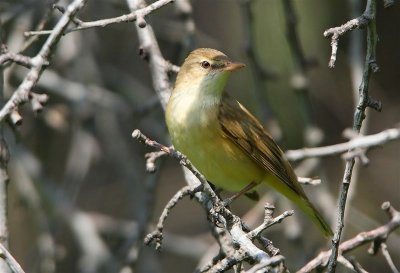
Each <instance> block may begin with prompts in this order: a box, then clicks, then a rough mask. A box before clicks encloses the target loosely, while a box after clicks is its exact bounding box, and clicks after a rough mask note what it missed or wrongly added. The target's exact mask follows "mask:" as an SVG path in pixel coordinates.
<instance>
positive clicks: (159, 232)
mask: <svg viewBox="0 0 400 273" xmlns="http://www.w3.org/2000/svg"><path fill="white" fill-rule="evenodd" d="M200 190H201V187H197V188H193V187H191V186H185V187H183V188H182V189H181V190H179V191H178V192H177V193H175V195H174V197H172V198H171V200H169V202H168V203H167V205H166V206H165V207H164V210H163V212H162V213H161V216H160V218H159V219H158V224H157V229H156V230H155V231H153V232H152V233H150V234H148V235H147V236H146V238H145V240H144V243H145V244H146V245H149V244H151V243H152V242H155V249H156V250H159V249H160V247H161V242H162V239H163V229H164V222H165V220H166V219H167V217H168V215H169V213H170V212H171V210H172V209H173V208H174V207H175V206H176V205H177V204H178V202H179V200H181V199H182V198H183V197H185V196H188V195H190V196H193V195H194V194H195V193H196V192H198V191H200Z"/></svg>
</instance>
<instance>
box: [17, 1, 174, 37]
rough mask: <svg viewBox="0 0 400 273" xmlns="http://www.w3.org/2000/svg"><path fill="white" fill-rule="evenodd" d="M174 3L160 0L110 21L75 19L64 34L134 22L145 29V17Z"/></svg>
mask: <svg viewBox="0 0 400 273" xmlns="http://www.w3.org/2000/svg"><path fill="white" fill-rule="evenodd" d="M172 2H174V0H159V1H156V2H154V3H152V4H151V5H149V6H147V7H145V8H142V9H138V10H136V11H132V12H131V13H128V14H124V15H121V16H118V17H114V18H109V19H102V20H97V21H91V22H84V21H81V20H78V19H74V20H73V22H74V24H75V25H76V27H74V28H70V29H66V30H65V31H64V33H63V34H68V33H71V32H74V31H78V30H84V29H88V28H95V27H106V26H108V25H111V24H118V23H123V22H134V21H136V22H137V24H138V25H139V26H140V27H145V26H146V21H145V19H144V18H145V16H147V15H149V14H150V13H152V12H153V11H156V10H158V9H160V8H162V7H163V6H165V5H167V4H169V3H172ZM56 8H57V9H59V10H60V11H61V12H63V13H64V14H65V11H64V10H63V9H60V7H59V6H56ZM51 33H52V30H40V31H26V32H25V33H24V35H25V36H33V35H48V34H51Z"/></svg>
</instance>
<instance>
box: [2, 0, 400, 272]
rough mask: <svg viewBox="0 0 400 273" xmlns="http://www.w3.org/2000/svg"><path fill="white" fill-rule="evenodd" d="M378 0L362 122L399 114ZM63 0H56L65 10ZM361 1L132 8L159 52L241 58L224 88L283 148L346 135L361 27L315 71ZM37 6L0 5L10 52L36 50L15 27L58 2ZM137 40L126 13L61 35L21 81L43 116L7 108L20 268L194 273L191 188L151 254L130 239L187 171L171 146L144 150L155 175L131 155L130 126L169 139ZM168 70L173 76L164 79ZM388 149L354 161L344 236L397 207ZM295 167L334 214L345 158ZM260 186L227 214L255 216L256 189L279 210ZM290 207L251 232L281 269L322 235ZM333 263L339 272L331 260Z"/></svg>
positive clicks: (110, 9) (202, 257)
mask: <svg viewBox="0 0 400 273" xmlns="http://www.w3.org/2000/svg"><path fill="white" fill-rule="evenodd" d="M50 2H51V3H50ZM149 2H150V1H149ZM377 2H378V3H377V4H378V10H377V32H378V35H379V43H378V46H377V63H378V65H379V67H380V70H379V72H378V73H376V74H374V75H373V76H372V80H371V83H370V89H369V90H370V94H371V96H372V97H373V98H375V99H378V100H380V101H381V102H382V104H383V111H382V112H381V113H378V112H375V111H374V110H368V113H367V118H366V120H365V122H364V129H363V130H364V132H363V133H364V134H373V133H378V132H380V131H382V130H385V129H387V128H391V127H396V126H399V121H400V118H399V117H400V92H399V84H398V79H399V77H400V51H399V50H398V48H400V28H399V27H398V26H399V24H400V16H399V12H400V6H399V4H398V3H397V5H395V6H393V7H391V8H389V9H384V8H383V4H382V3H381V1H377ZM67 3H68V2H67ZM67 3H66V2H64V1H59V2H58V4H60V5H62V6H64V7H65V6H66V5H67ZM188 3H189V4H190V5H189V6H187V5H186V4H188ZM288 3H289V4H288ZM365 3H366V1H359V0H349V1H344V0H340V1H318V0H297V1H290V0H289V1H284V0H268V1H266V0H252V1H231V0H218V1H214V0H201V1H200V0H197V1H196V0H195V1H190V2H186V1H179V0H177V1H175V3H174V4H170V5H167V6H165V7H163V8H162V9H160V10H159V11H156V12H154V13H152V14H150V15H149V16H148V18H147V19H146V20H147V22H148V23H149V24H151V26H152V27H153V29H154V31H155V34H156V37H157V39H158V43H159V46H160V49H161V51H162V53H163V55H164V57H165V58H166V59H167V60H169V61H170V62H171V63H173V64H176V65H180V64H181V63H182V61H183V60H184V57H185V56H186V55H187V54H188V52H190V51H191V50H192V49H194V48H198V47H211V48H216V49H219V50H221V51H223V52H224V53H226V54H227V55H228V56H229V57H230V58H231V59H233V60H237V61H240V62H244V63H246V64H247V65H248V66H247V68H246V69H244V70H242V71H240V72H237V73H235V74H234V75H233V76H232V77H231V80H230V81H229V84H228V88H227V90H228V92H229V93H230V94H231V95H232V96H234V97H236V98H237V99H238V100H239V101H240V102H242V103H243V104H244V105H245V106H246V107H247V108H249V109H251V111H252V112H253V113H255V114H256V115H257V117H258V118H260V119H261V120H262V121H263V123H264V124H265V126H266V128H267V129H268V130H269V131H270V132H271V134H272V135H273V136H274V137H275V138H276V139H277V141H278V142H279V143H280V145H281V146H282V147H283V148H284V150H287V149H298V148H301V147H305V146H321V145H328V144H335V143H340V142H344V141H346V140H347V139H345V138H344V137H343V136H342V132H343V130H344V129H346V128H348V127H351V126H352V122H353V111H354V104H355V103H356V102H355V100H354V97H355V96H354V94H355V92H357V88H358V86H359V84H360V82H361V76H362V69H363V62H364V58H365V45H366V37H365V35H366V34H365V30H355V31H353V32H351V33H348V34H346V35H344V36H343V37H342V38H341V39H340V41H339V51H338V58H337V62H336V67H335V68H334V69H329V68H328V61H329V58H330V51H331V47H330V40H329V39H326V38H324V37H323V32H324V31H325V30H326V29H328V28H330V27H334V26H339V25H341V24H343V23H344V22H346V21H347V20H349V19H351V18H354V17H356V16H358V15H360V14H361V13H362V12H363V10H364V8H365ZM51 4H52V1H44V0H43V1H41V0H1V1H0V19H1V21H2V28H3V38H4V39H3V41H4V42H5V44H6V45H7V46H8V47H9V49H10V50H12V51H14V52H18V51H21V50H22V52H23V53H24V54H26V55H28V56H34V55H35V54H37V52H38V51H39V50H40V48H41V46H42V45H43V42H44V41H45V38H46V37H45V36H40V37H37V39H35V40H34V41H33V42H32V43H30V44H29V46H28V47H27V48H25V45H26V43H27V41H29V39H31V38H26V37H24V32H25V31H30V30H35V29H37V28H38V26H39V25H40V23H41V22H42V21H43V19H44V18H45V19H46V23H45V25H44V29H51V28H53V27H54V25H55V24H56V22H57V20H58V18H60V12H58V11H57V10H52V9H51ZM290 8H293V10H291V9H290ZM190 11H192V12H191V13H190ZM128 12H129V9H128V7H127V5H126V3H125V1H117V0H113V1H106V0H101V1H88V4H87V5H86V7H85V8H84V9H83V10H82V11H81V12H80V13H79V15H78V18H79V19H81V20H84V21H93V20H98V19H103V18H110V17H115V16H119V15H122V14H126V13H128ZM291 12H294V14H292V13H291ZM294 15H295V16H294ZM296 18H297V21H296V20H295V19H296ZM292 23H296V24H294V25H292ZM292 27H294V28H292ZM291 29H292V30H293V29H295V30H296V33H297V43H298V45H300V46H301V50H300V51H302V53H301V54H299V51H298V50H297V51H296V41H293V40H291V39H292V38H293V37H295V36H293V33H292V35H290V36H288V32H289V30H291ZM139 47H140V43H139V41H138V38H137V32H136V27H135V23H122V24H114V25H110V26H108V27H105V28H95V29H88V30H85V31H79V32H73V33H70V34H67V35H65V36H64V37H63V38H62V39H61V41H60V42H59V44H58V47H57V49H56V51H55V54H54V56H53V59H52V61H51V65H50V66H49V67H48V68H47V69H46V70H45V72H44V73H43V75H42V77H41V79H40V81H39V82H38V84H37V86H36V87H35V89H34V91H35V92H38V93H46V94H48V95H49V97H50V99H49V102H48V104H47V105H46V107H45V108H44V110H43V112H42V113H40V114H34V113H33V112H32V110H31V108H30V106H29V105H28V104H27V105H25V106H23V107H21V108H20V109H21V111H20V113H21V115H22V116H23V123H22V125H21V126H19V127H15V126H9V125H7V126H6V129H5V134H6V141H7V144H8V146H9V149H10V164H9V175H10V179H11V180H10V184H9V201H8V203H9V208H8V211H9V233H10V234H9V236H10V249H11V253H12V254H13V255H14V256H15V257H16V259H17V260H18V261H19V262H20V263H21V265H22V267H23V268H24V269H25V270H26V272H30V273H31V272H124V273H125V272H131V271H128V269H127V268H125V269H124V270H125V271H123V270H122V271H121V269H122V268H124V265H127V264H129V265H131V266H132V268H133V272H143V273H145V272H160V273H169V272H193V271H194V269H195V268H196V267H197V266H198V265H199V264H201V263H204V261H208V260H210V258H211V257H212V256H213V254H216V253H217V251H218V248H217V247H216V245H214V244H215V240H214V239H213V237H212V235H211V233H210V229H209V222H208V221H207V219H206V217H205V213H204V211H203V210H202V208H201V206H199V204H198V203H197V202H196V201H194V200H186V199H185V200H183V201H181V202H180V203H179V204H178V206H177V207H176V208H175V209H174V210H172V213H171V215H170V216H169V218H168V219H167V223H166V226H165V241H164V245H163V247H162V251H161V252H157V251H155V250H154V248H152V247H147V246H144V245H143V243H142V242H143V236H144V235H145V234H146V233H147V232H148V231H151V230H152V228H153V227H154V225H155V224H156V222H157V220H158V217H159V215H160V213H161V211H162V209H163V207H164V205H165V204H166V203H167V202H168V200H169V199H170V198H171V197H172V196H173V194H174V193H175V192H176V191H178V190H179V189H180V188H181V187H182V186H184V185H185V180H184V178H183V175H182V169H181V168H180V166H179V164H178V162H177V161H176V160H173V159H169V158H165V159H162V160H160V161H159V162H158V171H157V172H156V173H154V174H149V173H146V169H145V158H144V154H145V153H147V152H150V151H151V150H150V149H148V148H147V147H145V146H144V145H142V144H140V143H138V142H137V141H135V140H133V139H132V138H131V133H132V131H133V130H134V129H137V128H138V129H140V130H141V131H142V132H143V133H145V134H146V135H147V136H149V137H150V138H152V139H155V140H157V141H159V142H161V143H165V144H168V143H169V140H168V134H167V130H166V126H165V122H164V116H163V110H162V108H161V106H160V105H159V103H158V99H157V97H156V95H155V92H154V89H153V86H152V79H151V74H150V71H149V68H148V65H147V63H146V62H145V61H144V60H142V59H141V57H140V56H139V54H138V49H139ZM26 72H27V69H25V68H23V67H20V66H17V65H11V66H9V67H7V68H6V69H5V71H4V90H5V94H6V97H9V96H10V95H11V94H12V92H13V91H14V90H15V89H16V87H17V86H18V85H19V84H20V82H21V80H22V79H23V78H24V76H25V75H26ZM174 76H175V75H174V74H173V73H171V81H173V80H174ZM399 154H400V143H399V142H392V143H388V144H385V145H384V146H383V147H382V148H378V149H373V150H371V151H369V152H368V157H369V159H370V163H369V165H368V166H365V167H364V166H357V167H356V168H357V170H356V171H355V174H354V176H353V178H354V180H353V183H352V185H351V188H350V197H349V199H350V200H349V203H348V206H347V222H346V228H345V233H344V236H343V239H348V238H351V237H353V236H354V235H356V234H357V233H359V232H361V231H364V230H370V229H373V228H375V227H377V226H379V225H381V224H383V223H385V222H386V221H387V220H388V219H387V217H386V215H385V214H384V213H383V212H382V211H381V209H380V205H381V204H382V203H383V202H384V201H390V202H391V204H392V205H393V206H394V207H395V208H397V209H400V160H399ZM294 166H296V167H297V171H298V174H299V175H305V176H309V177H314V176H318V177H320V178H321V179H322V183H321V185H318V186H304V188H305V190H306V191H307V193H308V195H309V197H310V199H312V200H313V202H314V203H315V204H316V206H317V207H319V208H320V209H321V210H322V211H323V214H324V215H325V216H326V218H327V219H329V220H330V222H331V224H332V226H333V225H334V220H335V212H336V199H337V195H338V192H339V187H340V183H341V179H342V177H343V171H344V161H343V160H342V159H341V158H340V156H334V157H330V158H324V159H321V160H318V159H311V160H305V161H301V162H296V163H294ZM263 190H264V192H265V196H264V197H263V198H262V202H261V203H257V202H254V201H251V200H248V199H247V198H245V197H242V198H240V199H239V200H238V201H236V202H235V203H234V204H233V212H235V213H237V214H238V215H241V216H243V217H244V219H245V221H246V222H247V223H248V224H249V225H250V226H253V227H255V226H257V225H258V224H260V223H261V221H262V219H263V204H264V202H266V201H268V202H273V203H274V204H275V207H276V212H277V213H279V212H283V211H284V210H286V209H291V208H293V206H292V204H290V203H289V202H287V201H286V200H284V199H281V198H280V197H278V196H277V195H276V194H275V193H272V192H268V189H263ZM224 196H226V195H224ZM303 218H304V217H303V215H302V214H301V213H300V212H298V211H297V210H296V213H295V216H294V217H291V218H289V219H287V220H285V221H284V222H283V223H282V224H280V225H277V226H275V227H273V228H271V229H269V230H268V231H267V232H266V233H265V236H266V237H268V238H269V239H271V240H272V241H273V242H274V245H275V246H276V247H278V248H279V249H280V250H281V253H282V254H283V255H284V256H285V257H286V264H287V266H288V267H289V269H290V270H291V271H295V270H296V269H299V268H300V267H301V266H302V265H304V264H305V263H306V262H307V261H308V260H310V259H311V258H312V257H314V256H315V255H317V254H318V253H319V251H320V250H322V249H327V248H328V247H329V245H330V242H329V241H327V240H325V239H324V238H322V237H321V236H319V234H317V231H316V230H315V229H314V227H313V226H312V225H311V224H310V222H309V221H308V220H306V219H304V220H303ZM399 244H400V233H399V232H398V231H397V233H393V234H392V235H391V236H390V238H389V240H388V248H389V250H390V253H391V254H392V258H393V259H394V261H395V263H396V265H397V266H398V267H399V266H400V264H399V260H400V249H399V248H398V245H399ZM367 247H368V246H365V247H361V248H359V249H357V250H356V251H353V252H351V254H350V256H354V257H355V258H356V259H357V260H358V261H359V262H360V263H361V264H362V266H363V267H364V268H365V269H366V270H367V271H368V272H389V267H388V265H387V264H386V262H385V260H384V258H383V256H382V254H381V253H379V254H378V255H377V256H370V255H368V254H367ZM338 272H350V271H348V269H345V268H344V267H342V266H340V265H339V268H338Z"/></svg>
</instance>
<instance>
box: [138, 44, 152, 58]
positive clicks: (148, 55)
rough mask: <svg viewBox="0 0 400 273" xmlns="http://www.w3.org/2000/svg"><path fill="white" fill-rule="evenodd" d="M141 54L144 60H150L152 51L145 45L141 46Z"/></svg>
mask: <svg viewBox="0 0 400 273" xmlns="http://www.w3.org/2000/svg"><path fill="white" fill-rule="evenodd" d="M139 56H140V58H142V60H144V61H146V62H148V61H149V60H150V53H149V51H148V50H147V49H146V48H145V47H143V46H141V47H139Z"/></svg>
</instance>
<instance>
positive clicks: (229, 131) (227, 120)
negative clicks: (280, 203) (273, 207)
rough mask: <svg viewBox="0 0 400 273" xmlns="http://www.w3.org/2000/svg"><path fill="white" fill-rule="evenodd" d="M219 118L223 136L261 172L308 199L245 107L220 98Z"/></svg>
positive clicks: (285, 163) (276, 150)
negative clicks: (261, 169)
mask: <svg viewBox="0 0 400 273" xmlns="http://www.w3.org/2000/svg"><path fill="white" fill-rule="evenodd" d="M218 119H219V123H220V125H221V129H222V133H223V134H224V135H225V136H226V137H228V138H229V139H230V140H231V141H233V142H234V143H235V144H237V145H238V146H239V147H240V148H242V149H243V151H245V153H246V154H247V155H248V156H250V157H251V158H252V159H253V160H254V161H255V162H257V164H258V165H259V166H261V167H262V168H263V169H264V170H266V171H267V172H269V173H272V174H273V175H275V176H276V177H278V178H279V179H280V180H281V181H282V182H284V183H285V184H286V185H287V186H288V187H289V188H290V189H292V190H293V191H294V192H296V193H298V194H299V195H301V196H302V197H304V198H306V199H307V197H306V195H305V193H304V191H303V189H302V188H301V186H300V185H299V183H298V181H297V176H296V175H295V173H294V171H293V169H292V167H291V166H290V164H289V162H288V161H287V160H286V158H285V156H284V154H283V152H282V150H281V149H280V148H279V147H278V145H277V144H276V143H275V141H274V140H273V139H272V137H271V136H270V135H269V134H268V133H267V132H266V131H265V129H264V128H263V127H262V125H261V124H260V123H259V122H258V120H257V119H256V118H255V117H254V116H253V115H252V114H250V112H249V111H248V110H247V109H246V108H245V107H243V106H242V105H241V104H240V103H239V102H238V101H236V100H234V99H232V98H230V97H229V96H228V95H223V98H222V101H221V105H220V109H219V115H218ZM256 143H257V145H256Z"/></svg>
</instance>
